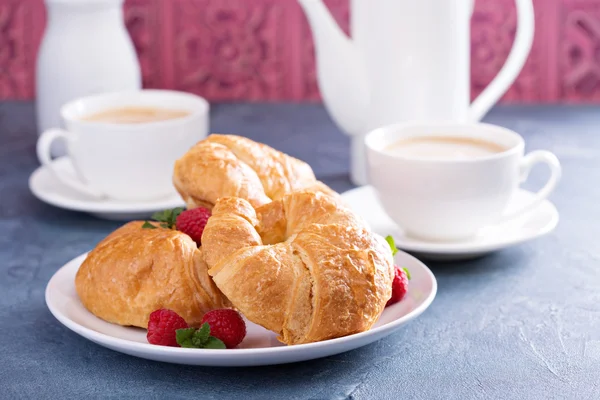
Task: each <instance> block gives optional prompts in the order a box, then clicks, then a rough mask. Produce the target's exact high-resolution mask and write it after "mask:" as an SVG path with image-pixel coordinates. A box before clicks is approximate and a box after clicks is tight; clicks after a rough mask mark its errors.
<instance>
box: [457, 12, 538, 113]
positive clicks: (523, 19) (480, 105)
mask: <svg viewBox="0 0 600 400" xmlns="http://www.w3.org/2000/svg"><path fill="white" fill-rule="evenodd" d="M515 2H516V5H517V33H516V35H515V41H514V43H513V47H512V49H511V50H510V53H509V54H508V58H507V59H506V62H505V63H504V65H503V66H502V69H500V72H498V75H496V77H495V78H494V79H493V80H492V82H491V83H490V84H489V85H488V86H487V87H486V88H485V89H484V90H483V92H481V94H480V95H479V96H478V97H477V98H476V99H475V100H474V101H473V104H471V108H470V110H469V115H468V120H469V121H471V122H475V121H479V120H480V119H481V118H483V116H484V115H485V114H486V113H487V112H488V111H489V109H490V108H492V106H493V105H494V104H495V103H496V102H497V101H498V100H499V99H500V97H502V95H503V94H504V93H506V91H507V90H508V88H509V87H510V85H511V84H512V83H513V82H514V81H515V79H516V78H517V76H518V75H519V72H521V69H522V68H523V65H525V61H527V56H528V55H529V51H530V50H531V46H532V44H533V33H534V30H535V29H534V26H535V18H534V13H533V2H532V0H515Z"/></svg>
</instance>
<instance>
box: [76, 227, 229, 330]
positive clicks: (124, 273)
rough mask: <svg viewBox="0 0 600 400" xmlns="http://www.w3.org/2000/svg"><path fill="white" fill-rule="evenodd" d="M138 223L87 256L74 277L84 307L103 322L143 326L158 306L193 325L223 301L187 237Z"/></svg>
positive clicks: (114, 236) (112, 234) (196, 250)
mask: <svg viewBox="0 0 600 400" xmlns="http://www.w3.org/2000/svg"><path fill="white" fill-rule="evenodd" d="M142 223H143V222H141V221H133V222H129V223H127V224H126V225H124V226H122V227H121V228H119V229H117V230H116V231H114V232H113V233H111V234H110V235H108V236H107V237H106V238H105V239H104V240H102V241H101V242H100V243H99V244H98V245H97V246H96V248H94V249H93V250H92V251H91V252H90V253H89V254H88V256H87V258H86V259H85V261H84V262H83V264H82V265H81V267H80V268H79V271H78V272H77V275H76V277H75V288H76V290H77V294H78V295H79V298H80V299H81V302H82V303H83V305H84V306H85V308H87V309H88V310H89V311H90V312H91V313H92V314H94V315H96V316H97V317H99V318H101V319H103V320H105V321H108V322H112V323H115V324H119V325H125V326H138V327H141V328H147V324H148V318H149V316H150V313H151V312H152V311H154V310H157V309H159V308H169V309H172V310H173V311H175V312H177V313H178V314H179V315H181V316H182V317H183V319H185V320H186V321H187V322H188V324H190V325H192V326H198V325H199V324H200V322H201V320H202V317H203V315H204V313H205V312H207V311H210V310H212V309H215V308H222V307H224V306H226V305H228V302H227V301H226V299H224V297H223V295H222V294H221V292H220V291H219V290H218V289H217V288H216V287H215V285H214V283H213V282H212V280H211V279H210V277H209V276H208V273H207V266H206V263H205V262H204V259H203V256H202V253H201V251H200V250H198V248H197V246H196V243H195V242H194V241H193V240H192V239H191V238H190V237H189V236H187V235H185V234H183V233H181V232H178V231H176V230H171V229H164V228H160V227H158V226H157V227H156V229H144V228H142Z"/></svg>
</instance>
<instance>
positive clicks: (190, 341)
mask: <svg viewBox="0 0 600 400" xmlns="http://www.w3.org/2000/svg"><path fill="white" fill-rule="evenodd" d="M175 338H176V339H177V343H178V344H179V345H180V346H181V347H185V348H188V349H225V348H226V347H225V343H223V341H222V340H220V339H217V338H216V337H214V336H210V326H209V325H208V324H207V323H206V322H205V323H204V324H202V326H201V327H200V329H196V328H185V329H177V331H176V332H175Z"/></svg>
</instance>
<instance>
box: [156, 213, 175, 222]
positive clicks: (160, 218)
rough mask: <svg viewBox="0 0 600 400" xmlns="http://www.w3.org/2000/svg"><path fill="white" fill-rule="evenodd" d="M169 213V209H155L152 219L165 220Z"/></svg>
mask: <svg viewBox="0 0 600 400" xmlns="http://www.w3.org/2000/svg"><path fill="white" fill-rule="evenodd" d="M170 213H171V210H165V211H157V212H155V213H154V214H152V219H153V220H155V221H158V222H165V221H166V220H167V218H168V214H170Z"/></svg>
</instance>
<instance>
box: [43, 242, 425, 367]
mask: <svg viewBox="0 0 600 400" xmlns="http://www.w3.org/2000/svg"><path fill="white" fill-rule="evenodd" d="M85 257H86V254H83V255H81V256H79V257H77V258H75V259H73V260H71V261H70V262H69V263H67V264H66V265H65V266H63V267H62V268H61V269H59V270H58V271H57V272H56V273H55V274H54V276H53V277H52V279H50V282H49V283H48V286H47V287H46V304H47V305H48V308H49V309H50V312H52V314H53V315H54V316H55V317H56V319H58V320H59V321H60V322H61V323H62V324H63V325H65V326H66V327H67V328H69V329H70V330H72V331H73V332H75V333H77V334H79V335H81V336H83V337H85V338H87V339H89V340H91V341H93V342H95V343H97V344H99V345H101V346H104V347H107V348H109V349H112V350H115V351H119V352H122V353H125V354H129V355H132V356H136V357H141V358H147V359H149V360H156V361H164V362H170V363H176V364H190V365H204V366H228V367H238V366H254V365H272V364H284V363H291V362H297V361H304V360H311V359H315V358H321V357H327V356H330V355H333V354H338V353H342V352H345V351H348V350H353V349H356V348H358V347H361V346H364V345H367V344H369V343H372V342H374V341H376V340H378V339H381V338H383V337H385V336H387V335H390V334H391V333H393V332H394V331H396V330H397V329H398V328H400V327H401V326H402V325H404V324H405V323H407V322H408V321H410V320H411V319H413V318H415V317H417V316H418V315H420V314H421V313H422V312H423V311H425V309H427V307H429V305H430V304H431V302H432V301H433V298H434V297H435V294H436V291H437V283H436V280H435V277H434V276H433V274H432V273H431V271H430V270H429V269H428V268H427V267H426V266H425V265H424V264H423V263H421V262H420V261H419V260H417V259H416V258H414V257H412V256H410V255H408V254H406V253H403V252H398V253H397V254H396V262H397V263H398V265H401V266H403V267H406V268H408V269H409V270H410V273H411V277H412V279H411V281H410V286H409V291H408V294H407V296H406V297H405V298H404V299H403V300H402V301H401V302H399V303H396V304H394V305H393V306H390V307H388V308H386V309H385V311H384V312H383V314H382V316H381V318H380V319H379V321H378V322H377V324H376V325H375V327H374V328H373V329H371V330H370V331H367V332H362V333H358V334H355V335H351V336H346V337H343V338H338V339H332V340H326V341H323V342H318V343H309V344H302V345H296V346H285V345H282V344H281V343H279V342H278V341H277V340H276V338H275V334H274V333H272V332H270V331H267V330H266V329H264V328H262V327H260V326H258V325H255V324H253V323H251V322H247V330H248V334H247V335H246V338H245V339H244V341H243V342H242V343H241V344H240V346H239V348H236V349H231V350H207V349H183V348H175V347H165V346H156V345H151V344H148V342H147V341H146V331H145V330H143V329H139V328H131V327H123V326H119V325H114V324H110V323H108V322H105V321H103V320H101V319H99V318H97V317H95V316H94V315H92V314H91V313H90V312H88V311H87V310H86V309H85V308H84V307H83V305H82V304H81V302H80V301H79V298H78V296H77V293H76V292H75V283H74V281H75V274H76V272H77V270H78V269H79V266H80V265H81V263H82V262H83V260H84V259H85Z"/></svg>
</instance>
